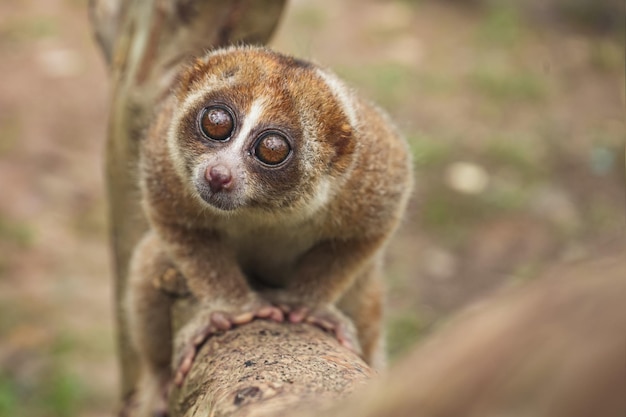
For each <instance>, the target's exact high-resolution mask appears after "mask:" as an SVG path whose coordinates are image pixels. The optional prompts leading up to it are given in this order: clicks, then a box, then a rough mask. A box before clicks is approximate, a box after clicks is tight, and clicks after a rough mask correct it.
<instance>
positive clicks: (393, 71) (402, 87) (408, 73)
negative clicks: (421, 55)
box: [337, 63, 416, 110]
mask: <svg viewBox="0 0 626 417" xmlns="http://www.w3.org/2000/svg"><path fill="white" fill-rule="evenodd" d="M337 73H338V74H339V75H340V76H341V77H342V78H344V79H345V80H347V81H349V82H350V84H352V85H354V86H356V87H359V88H361V89H362V90H363V91H365V92H366V93H367V95H368V96H369V97H370V98H371V99H372V100H374V101H375V102H376V103H378V104H380V105H381V106H383V107H384V108H386V109H388V110H391V109H393V108H397V107H398V106H400V105H401V104H403V103H404V102H405V101H406V100H407V99H408V98H409V96H410V95H411V94H412V91H414V85H415V80H416V74H415V71H414V69H413V68H411V67H409V66H407V65H402V64H398V63H384V64H376V65H369V66H363V67H344V68H338V69H337Z"/></svg>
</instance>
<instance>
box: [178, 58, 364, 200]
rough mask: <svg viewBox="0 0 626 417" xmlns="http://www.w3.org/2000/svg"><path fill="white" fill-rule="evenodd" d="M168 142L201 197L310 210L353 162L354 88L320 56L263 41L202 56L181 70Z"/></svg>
mask: <svg viewBox="0 0 626 417" xmlns="http://www.w3.org/2000/svg"><path fill="white" fill-rule="evenodd" d="M176 97H177V99H178V103H177V108H176V110H175V114H174V117H173V121H172V124H171V127H170V129H169V133H168V138H167V145H168V147H169V151H170V152H169V154H170V155H172V157H173V159H174V162H175V166H176V170H177V173H178V175H180V176H181V177H182V179H183V183H185V184H187V185H188V186H190V187H191V189H192V191H193V193H194V194H195V195H197V197H198V200H199V202H200V203H201V204H206V205H207V207H209V208H212V209H216V210H217V211H218V212H219V211H228V212H233V211H237V210H242V209H253V210H254V209H260V210H271V211H276V210H298V211H300V212H302V211H303V209H304V212H312V211H315V210H317V209H319V208H320V207H321V206H322V205H323V204H325V203H326V202H327V201H328V199H330V198H331V197H332V194H333V190H334V188H335V187H336V186H337V184H338V183H339V182H341V178H342V176H345V175H346V174H347V172H348V171H349V170H350V169H351V167H352V163H353V161H354V159H355V151H356V148H357V146H356V140H355V137H354V136H355V130H356V116H355V111H354V107H355V105H354V102H353V98H352V95H351V93H350V92H349V91H348V90H347V89H346V88H345V87H344V86H343V84H341V82H340V81H338V80H337V79H336V78H335V76H334V75H332V74H330V73H328V72H326V71H324V70H322V69H320V68H318V67H316V66H314V65H313V64H310V63H307V62H303V61H299V60H296V59H293V58H289V57H286V56H283V55H280V54H277V53H275V52H271V51H268V50H265V49H259V48H231V49H226V50H219V51H216V52H213V53H211V54H209V55H207V56H206V57H204V58H202V59H199V60H197V61H196V62H195V63H194V65H193V66H191V67H190V68H189V69H187V70H186V71H185V72H184V73H183V75H182V77H181V82H180V86H179V89H178V91H177V95H176Z"/></svg>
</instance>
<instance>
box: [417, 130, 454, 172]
mask: <svg viewBox="0 0 626 417" xmlns="http://www.w3.org/2000/svg"><path fill="white" fill-rule="evenodd" d="M407 141H408V142H409V146H410V147H411V152H412V154H413V163H414V165H415V168H416V169H418V170H419V169H431V168H433V167H437V166H441V165H442V164H443V163H444V162H446V161H448V160H449V159H450V157H451V154H452V145H451V144H450V141H448V140H445V139H437V138H433V137H431V136H429V135H428V134H425V133H421V132H414V133H410V134H409V135H408V137H407Z"/></svg>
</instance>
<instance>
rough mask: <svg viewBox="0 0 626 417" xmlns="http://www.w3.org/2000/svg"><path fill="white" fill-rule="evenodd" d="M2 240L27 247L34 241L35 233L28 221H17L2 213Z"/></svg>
mask: <svg viewBox="0 0 626 417" xmlns="http://www.w3.org/2000/svg"><path fill="white" fill-rule="evenodd" d="M0 241H4V242H8V243H10V244H12V245H14V246H16V247H18V248H21V249H26V248H29V247H31V246H32V244H33V243H34V241H35V233H34V231H33V230H32V228H31V227H30V226H29V225H28V224H27V223H23V222H16V221H14V220H13V219H9V218H7V217H6V216H3V215H2V213H0Z"/></svg>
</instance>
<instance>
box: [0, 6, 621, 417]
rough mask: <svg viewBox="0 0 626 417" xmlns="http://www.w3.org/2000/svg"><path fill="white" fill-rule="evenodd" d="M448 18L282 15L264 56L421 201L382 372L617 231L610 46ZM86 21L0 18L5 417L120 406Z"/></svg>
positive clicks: (98, 102) (48, 14)
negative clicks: (400, 171) (334, 76)
mask: <svg viewBox="0 0 626 417" xmlns="http://www.w3.org/2000/svg"><path fill="white" fill-rule="evenodd" d="M459 3H462V2H459V1H457V2H452V1H450V2H442V1H431V2H427V1H422V2H419V1H387V2H382V1H374V0H367V1H364V0H361V1H357V0H346V1H343V2H335V1H331V0H323V1H317V2H311V1H294V2H292V3H291V4H290V6H289V8H288V10H287V12H286V14H285V16H284V20H283V24H282V25H281V27H280V29H279V32H278V34H277V36H276V38H275V41H274V43H273V45H274V46H275V47H276V48H278V49H279V50H282V51H286V52H291V53H295V54H297V55H299V56H302V57H308V58H313V59H315V60H317V61H318V62H321V63H323V64H325V65H328V66H330V67H332V68H333V69H335V70H336V71H337V72H338V73H339V74H340V75H342V76H343V77H344V78H346V79H347V80H349V81H350V82H351V83H352V85H354V86H356V87H357V88H359V89H360V90H362V92H363V93H364V94H366V95H367V96H369V97H370V98H372V99H373V100H375V101H377V102H378V103H379V104H380V105H381V106H383V107H384V108H386V109H387V110H388V111H389V112H390V113H391V114H392V116H393V118H394V119H395V120H396V121H397V122H398V125H399V126H400V128H401V129H402V130H403V131H404V132H405V134H406V136H407V137H408V139H409V140H410V143H411V146H412V149H413V153H414V158H415V168H416V179H417V190H416V192H415V196H414V199H413V201H412V204H411V206H410V208H409V215H408V217H407V220H406V221H405V223H404V224H403V225H402V227H401V230H400V232H399V234H398V237H397V239H396V240H395V241H394V243H393V244H392V245H391V248H390V249H391V250H390V254H389V268H388V270H389V282H390V287H389V303H390V312H389V324H390V326H389V333H390V342H389V345H390V350H391V352H392V354H394V355H397V354H399V353H401V352H402V351H403V350H405V349H406V347H407V346H409V345H410V344H411V343H412V342H413V341H415V340H417V339H418V338H419V337H420V336H422V335H423V334H425V333H427V332H428V331H429V330H430V329H431V328H432V327H433V326H434V325H436V324H437V323H438V322H439V321H440V320H442V319H445V317H446V316H447V315H448V314H449V313H450V312H452V311H454V310H456V309H458V308H460V307H461V306H463V305H466V304H467V303H469V302H471V301H472V300H475V299H476V298H478V297H481V296H483V295H485V294H487V293H489V292H492V291H494V290H496V289H498V288H500V287H502V286H503V285H515V284H516V283H519V282H522V281H525V280H530V279H533V277H534V276H536V275H537V274H538V273H539V272H540V271H541V270H542V269H543V268H544V267H545V265H546V264H547V263H548V262H554V261H555V260H556V261H571V260H577V259H580V258H583V257H585V256H587V255H588V254H589V253H592V252H594V251H598V250H600V251H601V250H602V248H603V247H610V246H611V245H612V244H613V243H612V242H614V241H615V239H616V237H618V236H620V235H622V234H623V233H624V223H625V216H624V161H623V158H624V149H623V145H624V137H625V130H624V123H623V115H624V66H623V45H622V41H621V39H622V36H623V31H622V32H620V31H615V30H614V28H613V30H611V31H605V30H598V24H595V25H591V26H580V25H578V24H576V25H562V24H556V23H555V22H556V21H555V20H554V19H553V18H552V19H550V20H546V19H543V20H542V19H527V16H528V15H527V14H525V13H524V12H523V11H521V10H519V9H518V8H515V7H510V6H505V5H504V4H509V3H494V4H500V6H483V7H482V8H480V7H479V8H473V7H466V6H464V5H459ZM579 3H580V1H579ZM85 8H86V6H85V2H84V1H81V0H64V1H62V0H56V1H55V0H47V1H34V0H29V1H22V2H10V1H8V0H1V1H0V57H1V59H0V417H4V416H77V415H81V416H104V415H110V410H111V404H112V403H113V402H114V399H115V398H116V394H117V392H116V378H117V371H116V369H115V366H116V361H115V358H114V341H113V330H112V325H113V320H112V314H111V313H112V309H111V305H112V300H111V294H112V291H111V283H110V266H109V258H108V252H107V237H106V223H105V222H106V221H105V214H106V213H105V207H104V190H103V180H102V171H103V167H102V160H103V150H104V140H105V129H106V121H107V106H108V104H107V91H108V84H107V76H106V71H105V70H104V63H103V61H102V59H101V57H100V56H99V53H98V51H97V50H96V46H95V45H94V43H93V41H92V39H91V36H90V32H89V27H88V23H87V18H86V12H85ZM622 21H623V19H622ZM600 23H601V22H600ZM607 25H608V23H607ZM599 26H600V29H601V28H602V25H599Z"/></svg>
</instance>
